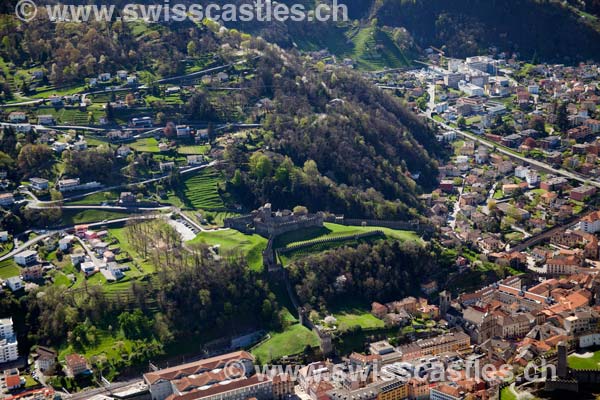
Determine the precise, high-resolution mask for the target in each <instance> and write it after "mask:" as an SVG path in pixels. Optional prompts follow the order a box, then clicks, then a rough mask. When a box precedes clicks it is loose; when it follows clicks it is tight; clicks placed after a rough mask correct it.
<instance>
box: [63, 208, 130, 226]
mask: <svg viewBox="0 0 600 400" xmlns="http://www.w3.org/2000/svg"><path fill="white" fill-rule="evenodd" d="M128 215H130V214H129V213H127V212H118V211H107V210H74V209H66V210H63V215H62V223H63V224H64V225H76V224H86V223H90V222H100V221H104V220H111V219H119V218H125V217H127V216H128Z"/></svg>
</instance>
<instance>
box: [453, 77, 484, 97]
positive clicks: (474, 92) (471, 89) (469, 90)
mask: <svg viewBox="0 0 600 400" xmlns="http://www.w3.org/2000/svg"><path fill="white" fill-rule="evenodd" d="M458 89H459V90H461V91H463V92H465V94H466V95H467V96H483V88H482V87H480V86H477V85H473V84H472V83H468V82H465V81H460V82H458Z"/></svg>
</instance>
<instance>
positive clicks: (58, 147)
mask: <svg viewBox="0 0 600 400" xmlns="http://www.w3.org/2000/svg"><path fill="white" fill-rule="evenodd" d="M68 148H69V145H68V144H67V143H64V142H54V143H52V150H54V151H55V152H57V153H62V152H63V151H65V150H66V149H68Z"/></svg>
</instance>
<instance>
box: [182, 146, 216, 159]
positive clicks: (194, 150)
mask: <svg viewBox="0 0 600 400" xmlns="http://www.w3.org/2000/svg"><path fill="white" fill-rule="evenodd" d="M209 150H210V146H209V145H199V146H179V147H178V148H177V153H179V154H183V155H186V156H187V155H192V154H207V153H208V151H209Z"/></svg>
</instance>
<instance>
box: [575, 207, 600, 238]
mask: <svg viewBox="0 0 600 400" xmlns="http://www.w3.org/2000/svg"><path fill="white" fill-rule="evenodd" d="M578 229H579V230H582V231H584V232H587V233H596V232H600V212H598V211H596V212H593V213H591V214H588V215H586V216H585V217H583V218H581V220H580V221H579V224H578Z"/></svg>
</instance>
